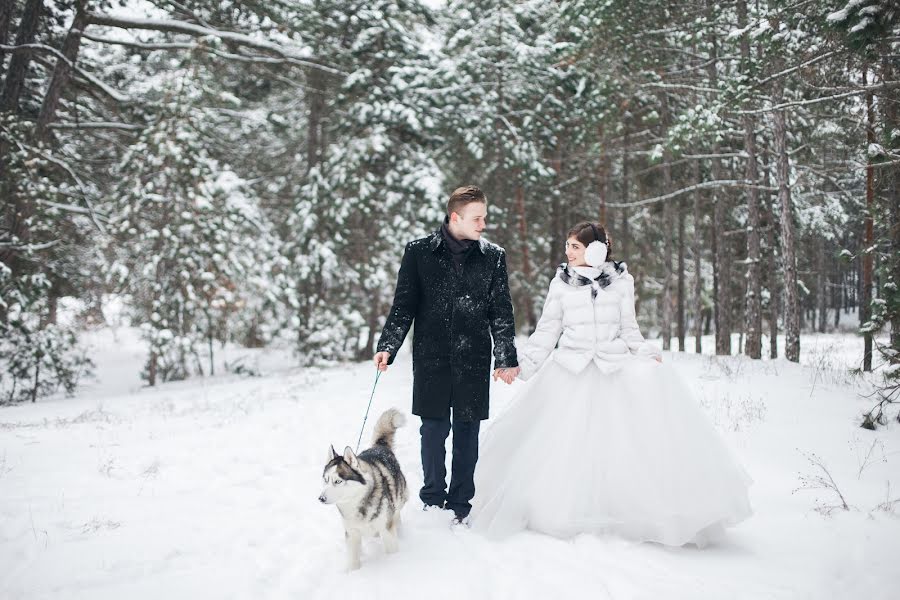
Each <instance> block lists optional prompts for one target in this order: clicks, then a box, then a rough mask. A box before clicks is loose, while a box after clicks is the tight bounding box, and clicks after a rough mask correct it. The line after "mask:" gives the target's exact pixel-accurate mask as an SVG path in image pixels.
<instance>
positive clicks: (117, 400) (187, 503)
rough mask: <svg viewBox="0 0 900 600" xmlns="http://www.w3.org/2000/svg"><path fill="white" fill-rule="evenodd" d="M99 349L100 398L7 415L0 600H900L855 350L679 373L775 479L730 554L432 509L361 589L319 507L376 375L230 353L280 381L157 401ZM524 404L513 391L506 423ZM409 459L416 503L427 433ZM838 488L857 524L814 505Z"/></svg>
mask: <svg viewBox="0 0 900 600" xmlns="http://www.w3.org/2000/svg"><path fill="white" fill-rule="evenodd" d="M90 340H91V342H92V343H93V344H94V346H95V347H96V348H97V353H98V354H97V358H96V362H97V366H98V368H97V377H98V381H95V382H92V383H88V385H86V386H84V387H83V388H82V389H81V390H80V391H79V393H78V395H77V396H76V397H75V398H52V399H48V400H44V401H42V402H38V403H37V404H34V405H31V404H28V405H18V406H13V407H8V408H4V409H0V598H3V599H13V598H66V599H69V598H90V599H92V600H94V599H103V598H111V599H113V598H114V599H116V600H121V599H122V598H129V599H137V598H154V599H155V598H161V597H165V598H217V599H218V598H297V599H300V598H302V599H304V600H305V599H313V598H342V599H343V598H361V599H373V598H391V599H393V598H401V599H402V598H411V599H412V598H416V599H420V598H429V599H438V598H454V599H458V598H467V599H469V600H474V599H476V598H492V599H493V598H516V599H520V598H547V597H550V596H555V597H558V598H572V597H577V598H592V599H604V598H613V599H624V598H648V599H650V598H652V599H662V598H665V599H671V598H690V599H697V598H711V599H712V598H715V599H722V598H728V599H729V600H731V599H737V598H748V599H749V598H753V599H759V598H792V599H793V598H810V599H817V600H818V599H822V598H840V599H856V598H866V599H875V598H884V599H888V598H897V597H898V595H897V594H898V592H897V590H898V589H900V569H898V568H897V563H896V561H897V556H898V555H900V503H891V501H894V500H897V499H898V498H900V468H898V466H900V426H898V425H897V424H896V423H892V424H891V425H890V426H888V427H887V428H882V429H879V430H878V431H875V432H871V431H867V430H863V429H860V428H859V427H858V423H859V415H860V414H861V413H862V412H863V411H865V410H867V409H868V408H870V407H871V405H872V402H871V401H870V400H868V399H864V398H862V397H861V396H860V394H861V393H864V392H866V391H867V390H868V387H867V385H866V383H865V381H864V380H862V379H861V378H859V377H856V376H852V375H850V374H849V373H848V371H847V369H848V368H850V367H854V366H856V365H857V364H858V359H859V356H860V355H861V352H862V342H861V340H860V339H859V338H858V337H856V336H853V335H845V334H833V335H820V336H819V335H811V336H804V337H803V340H802V347H803V364H801V365H795V364H790V363H787V362H785V361H783V360H775V361H770V360H764V361H759V362H753V361H750V360H747V359H745V358H743V357H739V356H735V357H729V358H716V357H712V356H705V355H704V356H697V355H693V354H682V355H678V354H670V353H667V354H666V356H665V359H666V360H667V361H671V362H672V363H673V364H674V365H675V366H676V367H677V368H678V370H679V371H680V372H681V373H682V375H683V376H684V377H685V378H686V379H687V380H688V381H689V382H690V383H691V385H692V387H693V388H694V389H695V390H696V393H697V398H698V401H699V402H701V404H702V405H703V406H704V408H705V409H706V410H707V412H708V413H709V415H710V418H711V420H712V421H713V423H714V424H715V425H716V426H717V427H718V428H719V429H720V430H721V431H722V432H723V434H724V435H725V436H726V438H727V439H728V440H729V442H730V443H731V445H732V446H733V447H734V449H735V451H736V452H737V454H738V456H739V457H740V458H741V459H742V460H743V462H744V464H745V466H746V468H747V470H748V472H749V473H750V474H751V475H752V476H753V478H754V480H755V484H754V486H753V487H752V488H751V499H752V502H753V505H754V510H755V515H754V516H753V517H752V518H751V519H750V520H748V521H746V522H744V523H742V524H741V525H739V526H738V527H736V528H734V529H732V530H731V531H730V535H729V536H728V538H727V540H726V541H725V542H724V543H722V544H719V545H717V546H712V547H708V548H705V549H703V550H698V549H696V548H693V547H686V548H666V547H662V546H659V545H654V544H636V543H632V542H629V541H625V540H622V539H617V538H614V537H596V536H587V535H586V536H581V537H578V538H576V539H574V540H558V539H554V538H550V537H546V536H543V535H539V534H535V533H529V532H525V533H521V534H518V535H516V536H514V537H512V538H510V539H508V540H505V541H502V542H495V541H490V540H487V539H485V538H483V537H482V536H480V535H479V534H478V533H477V532H475V531H473V530H466V529H458V528H457V529H451V528H450V527H449V526H448V521H449V518H448V517H447V516H446V515H443V514H439V513H438V514H436V513H434V512H430V513H423V512H421V511H420V510H419V509H420V507H419V504H418V503H417V502H416V501H415V499H413V500H412V501H411V502H410V504H408V505H407V507H406V509H405V512H404V519H405V530H404V534H403V537H402V539H401V545H400V551H399V552H398V553H397V554H393V555H385V554H384V553H383V552H382V550H381V546H380V544H379V543H377V542H376V541H370V542H367V543H365V544H364V547H363V548H364V556H363V567H362V569H361V570H360V571H357V572H354V573H351V574H345V573H344V572H343V571H342V568H343V563H344V541H343V534H342V530H341V524H340V519H339V516H338V514H337V511H336V510H335V508H334V507H333V506H323V505H320V504H319V503H318V501H317V496H318V494H319V492H320V491H321V484H320V478H321V471H322V466H323V463H324V460H325V458H326V450H327V449H328V445H329V444H331V443H334V444H335V446H336V447H343V446H344V445H351V446H355V444H356V439H357V436H358V434H359V428H360V425H361V423H362V417H363V414H364V412H365V408H366V404H367V402H368V399H369V393H370V391H371V388H372V383H373V380H374V375H375V373H374V369H373V367H371V366H370V365H369V364H352V365H343V366H338V367H334V368H329V369H321V368H300V367H295V366H292V365H294V364H295V363H296V360H295V359H294V358H292V357H291V356H290V354H289V352H288V351H275V350H266V351H256V352H252V353H251V352H249V351H237V350H229V351H228V352H226V353H225V354H224V355H223V357H222V359H224V358H230V359H232V360H233V358H234V357H235V356H237V355H240V354H246V355H248V356H250V358H249V362H250V364H253V365H255V366H257V368H258V369H259V370H261V372H262V374H263V376H262V377H246V378H242V377H238V376H235V375H231V374H227V373H224V371H223V369H222V368H221V367H219V368H218V369H217V373H219V374H218V375H217V376H216V377H207V378H198V379H194V380H191V381H186V382H177V383H171V384H165V385H162V386H159V387H158V388H156V389H150V388H143V387H141V384H140V381H139V379H138V374H139V372H140V369H141V363H142V361H143V356H144V354H143V350H142V348H141V346H140V343H139V340H138V338H137V336H136V334H135V332H134V330H132V329H129V328H127V327H120V328H118V329H117V330H116V331H115V333H114V332H113V330H111V329H104V330H100V331H97V332H94V333H93V334H91V336H90ZM704 344H705V346H706V349H711V348H712V340H711V339H705V340H704ZM692 347H693V344H692V343H689V348H692ZM409 363H410V361H409V356H408V355H406V354H402V355H401V357H400V358H398V360H397V362H396V363H395V365H394V366H393V367H391V369H390V371H388V373H387V374H386V375H385V376H383V377H382V378H381V381H380V383H379V385H378V388H377V390H376V393H375V399H374V403H373V407H372V417H370V419H369V423H368V425H367V428H366V434H365V438H364V439H367V438H368V437H369V435H370V434H371V425H372V423H373V421H374V418H375V417H377V415H378V414H379V413H380V412H381V411H382V410H384V409H385V408H388V407H390V406H397V407H400V408H402V409H404V410H408V408H409V404H410V387H411V379H412V376H411V369H410V364H409ZM518 385H519V384H515V385H513V386H510V387H507V386H504V385H503V384H502V383H497V384H495V385H494V387H493V389H492V394H493V396H492V397H493V414H494V415H497V414H499V413H501V412H502V411H503V410H505V409H506V408H508V406H509V405H510V403H511V402H512V401H513V399H514V397H515V393H516V390H517V389H518ZM489 427H490V421H488V422H487V425H486V427H484V428H483V431H487V429H488V428H489ZM397 444H398V451H397V452H398V456H399V459H400V462H401V464H402V465H403V467H404V470H405V472H406V475H407V478H408V480H409V482H410V487H411V488H412V490H413V492H414V493H413V497H414V498H415V491H416V490H417V489H418V487H419V486H420V485H421V472H420V467H419V458H418V434H417V428H416V426H415V420H414V419H413V420H411V423H410V425H409V426H407V427H405V428H403V429H401V430H400V432H398V439H397ZM816 463H818V464H819V465H821V466H818V465H817V464H816ZM822 467H824V468H825V469H827V471H828V474H826V473H825V471H824V470H823V468H822ZM820 476H821V477H825V478H826V479H827V478H828V476H830V477H831V478H833V480H834V483H835V484H836V486H837V488H838V489H839V490H840V493H841V494H843V497H844V499H845V500H846V502H847V504H848V505H849V507H850V508H849V510H843V509H841V508H835V509H832V507H834V506H839V505H840V502H841V499H840V498H839V497H838V495H837V493H835V492H833V491H832V490H828V489H807V488H808V487H809V486H810V485H811V482H812V481H813V480H814V479H815V478H817V477H820Z"/></svg>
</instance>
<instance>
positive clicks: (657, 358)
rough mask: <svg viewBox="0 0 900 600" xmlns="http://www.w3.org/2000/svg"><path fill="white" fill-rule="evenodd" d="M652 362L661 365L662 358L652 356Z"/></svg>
mask: <svg viewBox="0 0 900 600" xmlns="http://www.w3.org/2000/svg"><path fill="white" fill-rule="evenodd" d="M653 360H655V361H656V362H658V363H661V362H662V356H654V357H653Z"/></svg>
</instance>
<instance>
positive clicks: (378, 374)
mask: <svg viewBox="0 0 900 600" xmlns="http://www.w3.org/2000/svg"><path fill="white" fill-rule="evenodd" d="M379 377H381V371H380V370H379V371H378V372H377V373H376V374H375V384H374V385H373V386H372V395H370V396H369V406H368V407H366V416H365V417H364V418H363V424H362V428H360V430H359V439H358V440H356V453H357V454H359V444H360V442H362V434H363V431H365V429H366V421H368V420H369V409H371V408H372V398H374V397H375V387H376V386H377V385H378V378H379Z"/></svg>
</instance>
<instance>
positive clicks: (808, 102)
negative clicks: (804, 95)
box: [736, 81, 900, 115]
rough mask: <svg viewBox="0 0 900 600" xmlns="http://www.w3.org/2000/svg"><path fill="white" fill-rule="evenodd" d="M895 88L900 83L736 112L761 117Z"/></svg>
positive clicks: (884, 84)
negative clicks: (796, 107)
mask: <svg viewBox="0 0 900 600" xmlns="http://www.w3.org/2000/svg"><path fill="white" fill-rule="evenodd" d="M895 88H900V81H886V82H884V83H880V84H878V85H870V86H866V87H860V88H856V89H854V90H851V91H849V92H844V93H843V94H834V95H832V96H823V97H821V98H810V99H809V100H796V101H793V102H782V103H781V104H776V105H774V106H770V107H768V108H760V109H756V110H739V111H736V112H737V114H739V115H759V114H763V113H769V112H774V111H776V110H783V109H785V108H791V107H795V106H810V105H812V104H821V103H822V102H831V101H833V100H840V99H841V98H849V97H850V96H859V95H861V94H869V93H875V92H881V91H884V90H892V89H895Z"/></svg>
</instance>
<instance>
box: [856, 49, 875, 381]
mask: <svg viewBox="0 0 900 600" xmlns="http://www.w3.org/2000/svg"><path fill="white" fill-rule="evenodd" d="M867 70H868V68H867V66H864V67H863V73H862V80H863V85H867V84H868V81H867V78H868V74H867ZM873 104H874V99H873V97H872V94H871V93H869V94H866V148H868V147H870V145H871V144H874V143H875V110H874V107H873ZM866 157H867V159H866V163H867V164H866V218H865V223H864V227H865V231H864V233H863V255H862V270H863V275H862V301H861V302H860V306H859V322H860V324H864V323H866V322H867V321H869V319H871V318H872V275H873V270H874V269H873V263H872V259H873V257H872V246H873V245H874V243H875V223H874V215H873V212H874V211H875V167H874V166H873V165H872V158H871V157H870V156H869V153H868V151H867V152H866ZM871 370H872V334H871V332H866V333H864V334H863V371H871Z"/></svg>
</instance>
